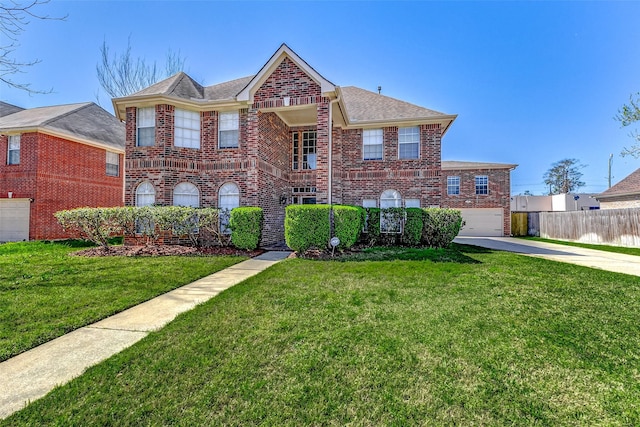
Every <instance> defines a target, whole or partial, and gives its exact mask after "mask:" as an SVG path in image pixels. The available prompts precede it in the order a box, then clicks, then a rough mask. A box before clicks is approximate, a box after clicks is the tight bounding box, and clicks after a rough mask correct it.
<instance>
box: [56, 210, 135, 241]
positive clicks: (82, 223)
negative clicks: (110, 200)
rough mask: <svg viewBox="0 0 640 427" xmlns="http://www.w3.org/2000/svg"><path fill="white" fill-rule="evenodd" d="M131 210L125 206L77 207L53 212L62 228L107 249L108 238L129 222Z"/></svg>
mask: <svg viewBox="0 0 640 427" xmlns="http://www.w3.org/2000/svg"><path fill="white" fill-rule="evenodd" d="M130 214H131V210H127V209H126V208H118V207H115V208H77V209H70V210H64V211H58V212H56V213H55V214H54V216H55V217H56V219H57V220H58V222H59V223H60V225H61V226H62V228H63V229H64V230H65V231H67V232H70V233H75V234H76V236H74V237H79V238H81V239H85V240H89V241H91V242H93V243H95V244H96V245H98V246H102V247H103V248H105V249H107V248H108V247H109V238H110V237H113V236H114V235H118V234H122V233H123V232H124V231H125V229H127V221H128V222H131V220H132V218H131V215H130Z"/></svg>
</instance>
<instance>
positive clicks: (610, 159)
mask: <svg viewBox="0 0 640 427" xmlns="http://www.w3.org/2000/svg"><path fill="white" fill-rule="evenodd" d="M611 163H613V153H612V154H610V155H609V188H611Z"/></svg>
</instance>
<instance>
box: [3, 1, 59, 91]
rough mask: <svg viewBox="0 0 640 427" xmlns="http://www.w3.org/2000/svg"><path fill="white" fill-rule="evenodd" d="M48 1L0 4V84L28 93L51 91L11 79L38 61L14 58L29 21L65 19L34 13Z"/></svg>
mask: <svg viewBox="0 0 640 427" xmlns="http://www.w3.org/2000/svg"><path fill="white" fill-rule="evenodd" d="M49 1H50V0H31V1H29V2H26V3H21V2H19V1H17V0H10V1H7V2H2V3H0V35H1V37H0V40H1V42H0V82H2V83H3V84H5V85H7V86H9V87H12V88H15V89H21V90H25V91H27V92H29V93H32V94H35V93H50V92H51V90H48V91H42V90H37V89H32V88H31V84H30V83H19V82H17V81H15V80H13V79H12V77H11V76H13V75H14V74H18V73H24V72H25V71H24V70H25V68H27V67H31V66H33V65H36V64H38V63H39V62H40V60H39V59H34V60H20V59H17V58H16V57H15V52H16V49H18V46H19V43H18V39H19V37H20V35H21V34H22V33H23V32H24V30H25V27H26V26H27V25H28V24H29V19H31V18H35V19H51V20H58V21H62V20H65V19H66V18H67V17H66V16H63V17H60V18H55V17H51V16H48V15H41V14H38V13H36V11H35V9H36V8H37V7H38V6H41V5H43V4H46V3H49Z"/></svg>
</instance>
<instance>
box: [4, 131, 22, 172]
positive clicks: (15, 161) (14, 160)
mask: <svg viewBox="0 0 640 427" xmlns="http://www.w3.org/2000/svg"><path fill="white" fill-rule="evenodd" d="M7 164H8V165H19V164H20V135H9V149H8V151H7Z"/></svg>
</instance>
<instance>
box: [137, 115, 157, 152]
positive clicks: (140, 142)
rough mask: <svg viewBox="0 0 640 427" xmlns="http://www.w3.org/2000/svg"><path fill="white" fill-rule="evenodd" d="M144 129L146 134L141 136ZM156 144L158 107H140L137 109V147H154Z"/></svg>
mask: <svg viewBox="0 0 640 427" xmlns="http://www.w3.org/2000/svg"><path fill="white" fill-rule="evenodd" d="M143 131H144V134H145V135H143V136H141V133H142V132H143ZM149 142H150V143H149ZM155 144H156V107H144V108H138V109H137V111H136V147H152V146H154V145H155Z"/></svg>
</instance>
